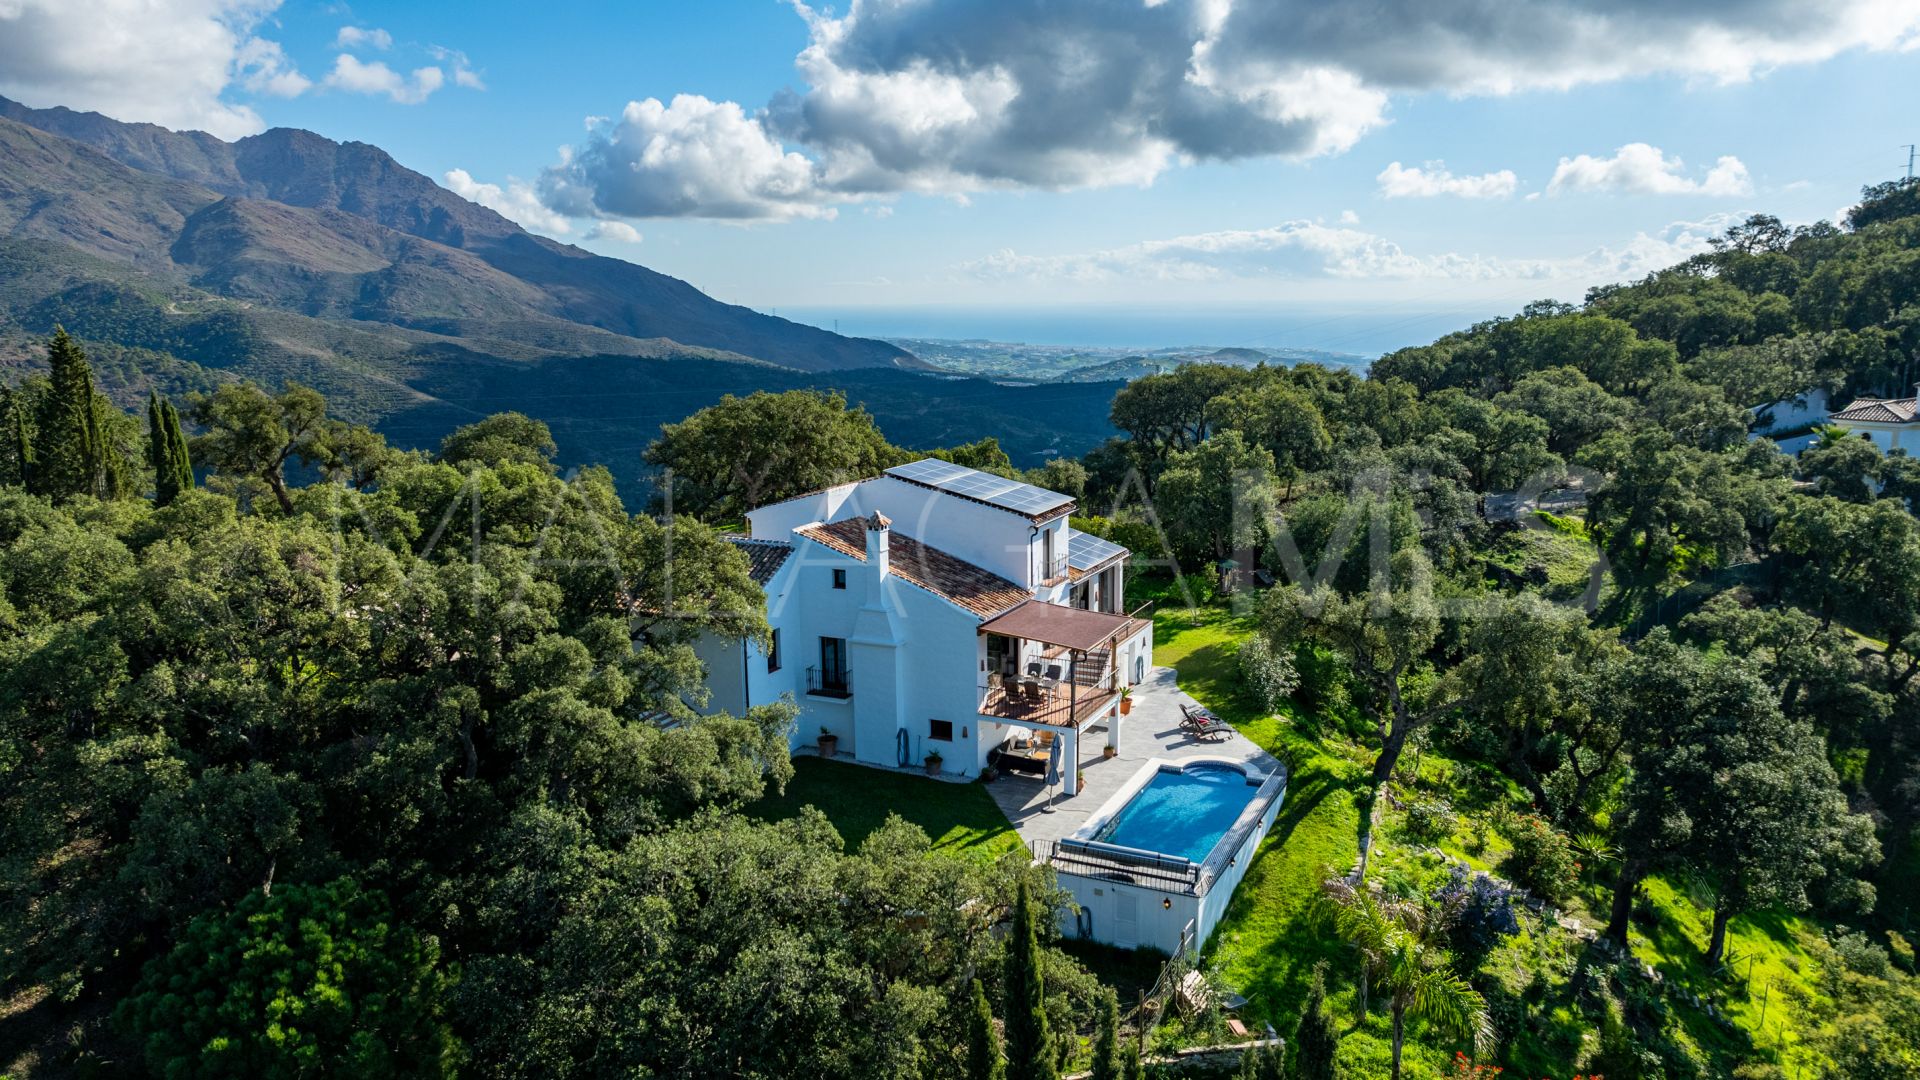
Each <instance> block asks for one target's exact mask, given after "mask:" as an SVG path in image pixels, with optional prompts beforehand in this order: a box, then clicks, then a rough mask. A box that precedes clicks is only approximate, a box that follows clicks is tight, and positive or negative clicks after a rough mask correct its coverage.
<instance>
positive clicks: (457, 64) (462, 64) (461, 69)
mask: <svg viewBox="0 0 1920 1080" xmlns="http://www.w3.org/2000/svg"><path fill="white" fill-rule="evenodd" d="M427 52H428V53H430V54H431V55H432V56H433V58H434V59H435V60H438V61H440V62H441V63H444V64H446V65H447V66H448V67H451V68H452V69H453V85H455V86H463V87H466V88H467V89H468V90H485V89H486V88H487V84H486V82H485V81H484V80H482V79H481V78H480V75H479V73H478V72H476V71H474V70H473V64H472V63H471V62H470V61H469V60H468V59H467V54H466V53H463V52H461V51H460V50H459V49H449V48H447V47H446V46H444V45H431V46H428V47H427Z"/></svg>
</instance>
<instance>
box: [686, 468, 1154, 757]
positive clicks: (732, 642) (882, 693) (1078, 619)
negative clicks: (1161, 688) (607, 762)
mask: <svg viewBox="0 0 1920 1080" xmlns="http://www.w3.org/2000/svg"><path fill="white" fill-rule="evenodd" d="M1073 510H1074V502H1073V500H1072V499H1071V498H1070V497H1068V496H1066V495H1062V494H1059V493H1058V492H1052V491H1046V490H1043V489H1041V488H1037V487H1034V486H1032V485H1030V484H1022V483H1018V482H1016V481H1011V480H1006V479H1003V478H1001V477H998V476H993V475H991V474H989V473H983V472H979V471H977V470H974V469H968V468H964V467H962V466H959V465H953V464H949V463H947V462H944V461H939V460H936V459H933V458H928V459H924V460H921V461H916V462H913V463H912V464H909V465H902V466H899V467H897V468H893V469H889V470H887V471H886V472H885V473H884V474H882V475H880V476H877V477H874V478H873V479H870V480H861V481H857V482H854V483H848V484H842V485H840V486H838V487H832V488H828V489H827V490H825V491H819V492H814V493H812V494H808V495H801V496H798V497H796V498H792V499H788V500H786V501H785V502H779V503H773V504H771V505H768V506H763V507H760V508H759V509H757V510H754V511H752V512H751V513H749V514H748V515H747V521H748V525H749V529H750V531H749V533H748V534H747V535H745V536H739V537H735V538H733V542H734V543H735V544H736V545H738V546H739V547H740V548H741V549H742V550H743V551H745V552H746V553H747V555H748V557H749V559H750V561H751V564H752V569H753V576H754V578H755V580H756V581H758V582H759V583H760V586H761V587H762V588H763V589H764V590H765V591H766V595H767V621H768V623H769V624H770V625H771V626H772V628H773V647H772V648H771V649H769V650H768V651H766V652H762V651H761V650H760V649H759V648H758V647H757V646H755V645H754V644H752V643H750V642H745V641H741V640H738V639H722V638H708V639H706V640H705V641H704V642H703V643H702V645H701V649H700V652H701V659H702V660H703V661H705V663H706V665H707V670H708V673H709V674H708V682H709V687H710V690H711V700H710V702H709V705H708V707H709V708H711V709H713V710H724V711H728V712H732V713H735V714H738V713H740V712H742V711H744V710H745V709H746V708H748V707H750V706H753V705H761V704H766V703H768V702H772V701H775V700H777V699H779V698H780V696H781V695H783V694H790V695H792V697H793V699H794V700H795V701H797V702H799V704H800V717H799V722H798V724H797V725H796V728H795V732H794V736H793V746H794V748H795V749H798V748H799V747H800V746H802V745H807V744H814V743H816V741H817V740H818V739H819V738H820V736H821V735H823V734H825V735H831V736H833V737H834V739H835V741H836V742H837V754H838V756H842V757H851V758H852V759H854V760H856V761H859V762H864V763H867V764H872V765H881V766H890V767H909V768H918V767H921V766H923V764H924V763H926V762H927V759H928V757H929V756H930V755H933V754H938V756H939V759H940V763H939V766H938V770H939V771H940V772H942V773H947V774H953V775H956V776H969V777H970V776H977V775H979V773H980V771H981V770H982V769H983V768H985V767H987V766H988V764H989V763H990V758H992V757H993V756H994V755H995V752H996V751H999V752H1000V755H999V761H1000V763H1001V764H1002V765H1005V766H1007V767H1011V768H1025V769H1031V770H1033V771H1044V760H1045V757H1046V754H1047V752H1048V750H1050V749H1051V744H1052V742H1053V741H1054V740H1060V741H1061V743H1062V746H1061V751H1062V752H1061V755H1060V760H1061V761H1062V762H1063V763H1065V764H1064V767H1063V768H1062V769H1061V773H1062V775H1061V777H1060V782H1061V787H1060V790H1061V792H1062V793H1063V794H1066V795H1072V794H1075V793H1076V792H1077V791H1078V787H1079V785H1078V780H1077V777H1076V769H1075V768H1074V766H1073V763H1075V762H1078V761H1079V760H1080V755H1079V750H1080V740H1081V739H1082V737H1083V736H1084V735H1085V734H1086V733H1088V732H1090V731H1092V730H1094V729H1097V728H1104V729H1105V732H1106V738H1107V740H1108V745H1110V746H1115V747H1117V746H1118V745H1119V734H1120V724H1121V723H1123V722H1124V721H1123V719H1122V717H1121V716H1120V709H1119V706H1120V703H1121V698H1120V690H1121V688H1122V687H1125V686H1131V685H1133V684H1135V683H1138V682H1140V681H1142V680H1144V679H1145V678H1146V677H1147V670H1148V668H1149V666H1150V665H1151V664H1152V659H1151V658H1152V655H1153V624H1152V622H1151V621H1149V620H1145V619H1138V618H1133V617H1131V616H1129V615H1128V614H1126V613H1125V607H1124V600H1125V597H1126V582H1125V564H1126V560H1127V554H1128V553H1127V551H1126V549H1125V548H1122V547H1119V546H1117V545H1115V544H1111V543H1108V542H1107V541H1105V540H1102V539H1100V538H1098V537H1095V536H1090V535H1088V534H1086V533H1082V532H1079V531H1077V530H1075V529H1073V528H1070V527H1069V526H1068V524H1067V516H1068V515H1069V514H1070V513H1071V512H1072V511H1073Z"/></svg>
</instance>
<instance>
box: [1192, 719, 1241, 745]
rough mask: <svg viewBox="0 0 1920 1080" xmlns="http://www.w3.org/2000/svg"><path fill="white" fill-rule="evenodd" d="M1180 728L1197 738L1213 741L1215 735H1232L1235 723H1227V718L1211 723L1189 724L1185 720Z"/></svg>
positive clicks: (1222, 736)
mask: <svg viewBox="0 0 1920 1080" xmlns="http://www.w3.org/2000/svg"><path fill="white" fill-rule="evenodd" d="M1180 730H1182V731H1184V732H1186V733H1187V734H1188V735H1191V736H1193V737H1194V738H1196V739H1205V740H1208V741H1212V740H1213V739H1214V738H1215V737H1218V738H1222V739H1224V738H1227V737H1229V736H1231V735H1232V734H1233V725H1232V724H1229V723H1227V722H1226V721H1225V720H1214V721H1213V722H1211V723H1200V724H1188V723H1185V722H1184V721H1183V722H1182V723H1181V724H1180Z"/></svg>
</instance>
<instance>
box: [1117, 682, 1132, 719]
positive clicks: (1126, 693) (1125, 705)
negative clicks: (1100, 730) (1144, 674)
mask: <svg viewBox="0 0 1920 1080" xmlns="http://www.w3.org/2000/svg"><path fill="white" fill-rule="evenodd" d="M1131 712H1133V687H1131V686H1123V687H1121V688H1120V715H1121V716H1126V715H1127V714H1129V713H1131Z"/></svg>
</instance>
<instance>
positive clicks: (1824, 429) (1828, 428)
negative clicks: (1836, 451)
mask: <svg viewBox="0 0 1920 1080" xmlns="http://www.w3.org/2000/svg"><path fill="white" fill-rule="evenodd" d="M1813 430H1814V434H1815V436H1816V437H1815V439H1814V440H1813V444H1812V446H1810V447H1809V449H1818V450H1824V449H1826V448H1828V447H1830V446H1833V445H1834V444H1835V443H1842V442H1845V441H1847V440H1848V439H1851V438H1853V432H1851V431H1848V430H1847V429H1846V428H1843V427H1841V426H1840V425H1839V424H1816V425H1814V428H1813Z"/></svg>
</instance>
